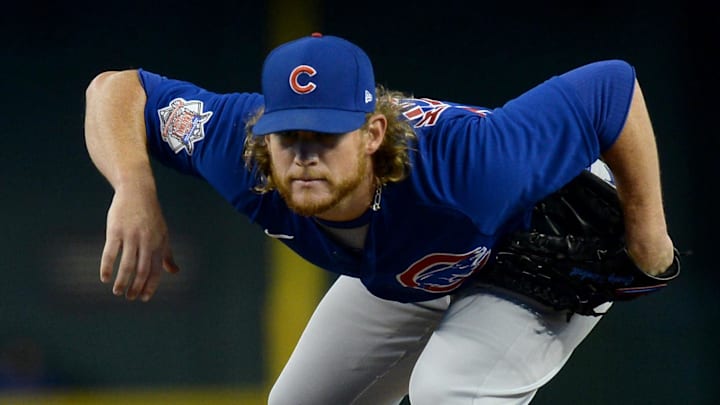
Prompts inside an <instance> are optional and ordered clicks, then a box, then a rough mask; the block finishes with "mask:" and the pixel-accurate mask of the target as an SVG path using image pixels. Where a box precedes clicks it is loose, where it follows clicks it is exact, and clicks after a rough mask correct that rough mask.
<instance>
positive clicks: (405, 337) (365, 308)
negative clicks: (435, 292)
mask: <svg viewBox="0 0 720 405" xmlns="http://www.w3.org/2000/svg"><path fill="white" fill-rule="evenodd" d="M449 301H450V300H449V298H447V297H446V298H442V299H438V300H434V301H428V302H424V303H419V304H402V303H398V302H392V301H386V300H382V299H380V298H377V297H375V296H373V295H371V294H370V293H369V292H368V291H367V290H366V289H365V287H364V286H363V285H362V283H361V282H360V281H359V280H357V279H354V278H350V277H342V276H341V277H339V278H338V279H337V281H336V282H335V283H334V284H333V286H332V287H331V288H330V289H329V291H328V292H327V294H326V295H325V296H324V297H323V299H322V300H321V302H320V304H319V305H318V307H317V309H316V310H315V312H314V313H313V315H312V317H311V319H310V321H309V322H308V325H307V327H306V329H305V331H304V332H303V334H302V336H301V337H300V340H299V341H298V344H297V346H296V347H295V350H294V351H293V353H292V355H291V356H290V359H289V360H288V363H287V364H286V365H285V368H284V369H283V371H282V372H281V374H280V376H279V377H278V379H277V381H276V382H275V384H274V386H273V388H272V390H271V392H270V397H269V404H270V405H285V404H292V405H302V404H309V405H318V404H343V405H345V404H372V405H381V404H398V403H399V402H400V401H401V400H402V398H403V397H404V396H405V395H406V394H407V391H408V384H409V380H410V373H411V371H412V369H413V367H414V365H415V362H416V360H417V357H418V356H419V355H420V352H421V351H422V349H423V348H424V347H425V344H426V343H427V340H428V339H429V337H430V335H431V334H432V331H433V330H434V329H435V327H436V326H437V324H438V323H439V322H440V319H441V318H442V315H443V313H444V312H445V310H446V309H447V307H448V305H449Z"/></svg>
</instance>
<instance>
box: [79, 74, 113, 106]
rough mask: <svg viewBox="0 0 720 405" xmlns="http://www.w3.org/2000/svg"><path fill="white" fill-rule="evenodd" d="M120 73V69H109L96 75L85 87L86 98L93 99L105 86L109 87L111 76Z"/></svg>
mask: <svg viewBox="0 0 720 405" xmlns="http://www.w3.org/2000/svg"><path fill="white" fill-rule="evenodd" d="M118 73H119V72H118V71H114V70H109V71H105V72H102V73H100V74H98V75H97V76H95V77H94V78H93V79H92V80H91V81H90V84H88V86H87V88H86V89H85V99H91V98H92V97H93V96H95V95H96V94H98V93H101V92H102V90H103V88H105V87H107V84H108V81H109V80H110V78H111V77H112V76H113V75H116V74H118Z"/></svg>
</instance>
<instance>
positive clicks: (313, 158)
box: [293, 133, 320, 166]
mask: <svg viewBox="0 0 720 405" xmlns="http://www.w3.org/2000/svg"><path fill="white" fill-rule="evenodd" d="M293 152H294V160H295V163H296V164H298V165H300V166H309V165H313V164H316V163H317V161H318V158H319V153H320V145H319V144H318V142H317V139H315V138H314V137H313V136H308V135H305V136H304V135H303V134H302V133H301V134H300V135H299V136H298V138H297V140H296V141H295V143H294V144H293Z"/></svg>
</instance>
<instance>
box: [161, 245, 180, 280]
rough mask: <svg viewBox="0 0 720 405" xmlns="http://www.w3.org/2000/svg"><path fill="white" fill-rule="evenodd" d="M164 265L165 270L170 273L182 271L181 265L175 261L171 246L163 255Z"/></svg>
mask: <svg viewBox="0 0 720 405" xmlns="http://www.w3.org/2000/svg"><path fill="white" fill-rule="evenodd" d="M163 267H165V270H166V271H167V272H168V273H170V274H175V273H177V272H179V271H180V267H179V266H178V265H177V263H175V259H174V258H173V255H172V252H171V251H170V248H168V249H167V254H166V255H165V257H163Z"/></svg>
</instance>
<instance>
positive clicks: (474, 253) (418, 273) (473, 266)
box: [396, 246, 491, 293]
mask: <svg viewBox="0 0 720 405" xmlns="http://www.w3.org/2000/svg"><path fill="white" fill-rule="evenodd" d="M490 252H491V250H490V249H488V248H487V247H485V246H478V247H476V248H475V249H473V250H471V251H469V252H467V253H461V254H454V253H432V254H429V255H426V256H424V257H423V258H421V259H420V260H418V261H416V262H415V263H413V264H412V265H410V267H408V268H407V269H406V270H405V271H403V272H402V273H400V274H398V275H397V276H396V279H397V281H398V282H399V283H400V284H402V285H403V286H404V287H409V288H416V289H420V290H423V291H427V292H431V293H447V292H450V291H452V290H454V289H456V288H458V287H459V286H460V284H462V282H463V281H464V280H465V279H467V278H468V277H470V276H471V275H473V274H474V273H475V272H476V271H478V270H480V269H481V268H482V267H483V266H485V264H486V263H487V261H488V259H489V258H490Z"/></svg>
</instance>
